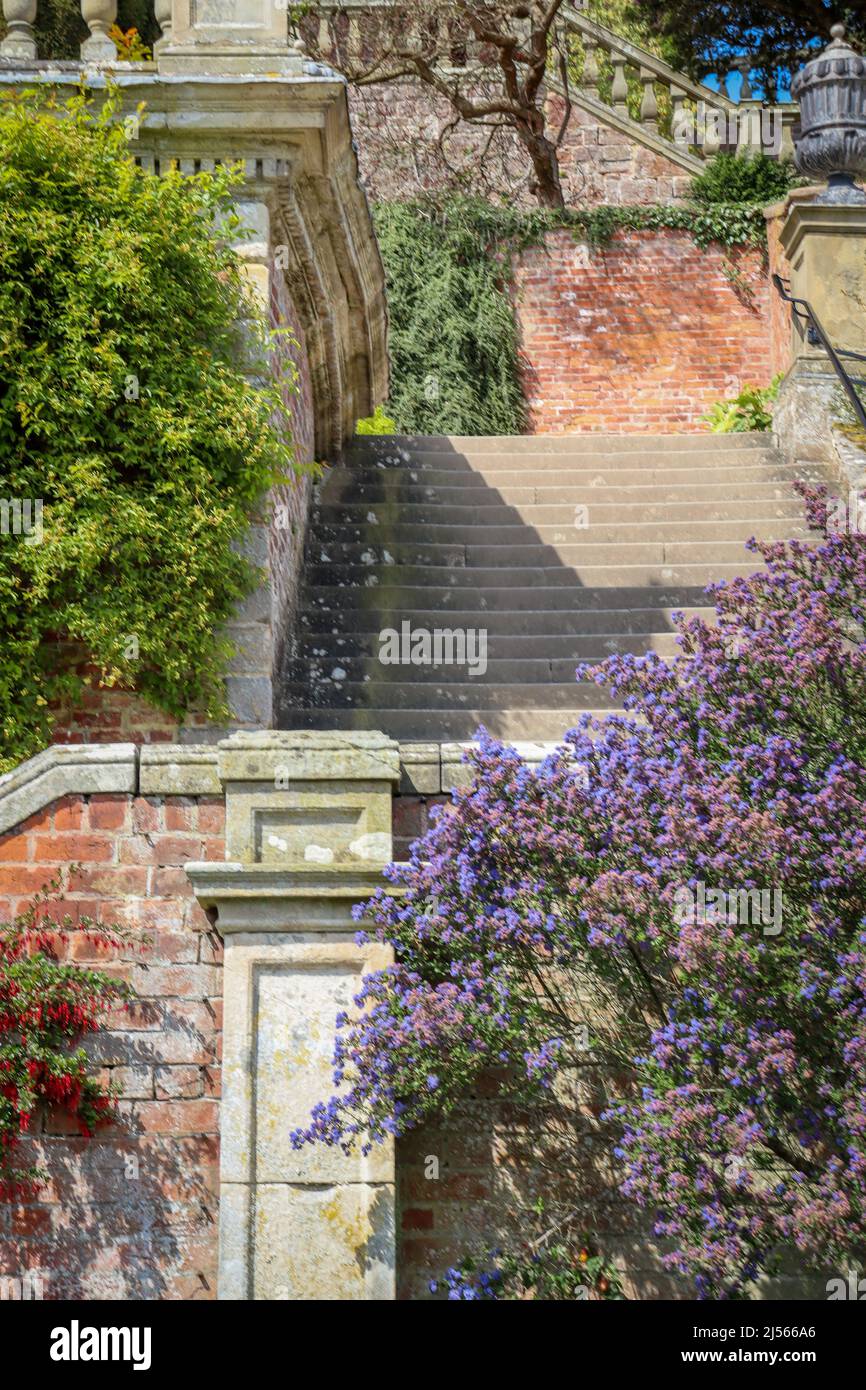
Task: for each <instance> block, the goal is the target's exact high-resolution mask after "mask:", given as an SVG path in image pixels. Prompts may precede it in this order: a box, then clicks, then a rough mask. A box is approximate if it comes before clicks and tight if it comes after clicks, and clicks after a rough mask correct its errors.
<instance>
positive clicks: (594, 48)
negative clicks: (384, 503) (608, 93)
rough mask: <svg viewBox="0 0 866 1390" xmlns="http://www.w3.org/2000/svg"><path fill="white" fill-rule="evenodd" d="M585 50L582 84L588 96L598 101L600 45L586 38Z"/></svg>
mask: <svg viewBox="0 0 866 1390" xmlns="http://www.w3.org/2000/svg"><path fill="white" fill-rule="evenodd" d="M584 50H585V56H584V59H583V77H582V78H581V86H582V87H583V90H584V91H585V92H586V94H587V96H591V97H595V99H596V101H598V45H597V44H595V43H593V42H592V40H591V39H586V40H585V41H584Z"/></svg>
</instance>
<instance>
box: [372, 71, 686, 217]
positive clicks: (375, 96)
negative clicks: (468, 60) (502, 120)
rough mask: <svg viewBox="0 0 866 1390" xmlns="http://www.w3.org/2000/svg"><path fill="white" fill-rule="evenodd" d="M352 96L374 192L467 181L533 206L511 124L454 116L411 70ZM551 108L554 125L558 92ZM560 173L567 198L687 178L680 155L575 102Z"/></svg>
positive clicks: (665, 193) (621, 192) (394, 195)
mask: <svg viewBox="0 0 866 1390" xmlns="http://www.w3.org/2000/svg"><path fill="white" fill-rule="evenodd" d="M349 102H350V107H351V112H352V126H353V130H354V132H355V138H356V140H357V142H358V152H359V160H360V169H361V178H362V181H363V183H364V186H365V188H366V189H367V192H368V194H369V196H370V197H371V198H372V199H373V200H374V201H387V200H390V199H405V198H411V197H418V196H419V195H421V194H423V193H425V192H429V191H431V190H435V191H446V190H452V191H454V190H462V191H466V190H467V189H468V190H471V191H472V192H473V193H477V194H479V195H481V196H483V197H489V198H492V199H494V200H496V201H498V200H499V199H501V198H503V197H504V198H507V199H508V201H509V202H512V203H516V204H517V205H518V206H523V207H527V208H530V207H534V206H536V203H535V199H534V198H533V196H532V194H531V193H530V191H529V182H530V169H529V165H528V160H527V156H526V154H525V152H524V150H523V148H522V146H521V145H520V143H519V141H518V140H517V138H516V137H515V136H514V135H512V133H511V132H499V133H498V134H496V135H495V136H494V137H493V138H492V139H491V136H490V132H489V131H488V130H485V129H483V128H481V127H479V126H476V125H472V124H471V123H469V122H466V121H462V122H458V123H457V124H456V125H455V123H454V119H453V115H454V113H453V109H452V107H451V105H450V103H449V102H447V101H446V100H445V99H444V98H441V97H438V96H437V95H436V94H435V93H434V92H433V91H432V90H430V89H429V88H424V87H422V86H420V84H419V83H418V82H415V81H412V80H411V79H406V80H404V81H400V82H391V83H384V84H382V85H381V86H372V87H353V88H351V89H350V93H349ZM547 113H548V118H549V119H548V124H549V127H550V129H551V130H552V131H556V130H558V129H559V126H560V125H561V123H562V118H563V103H562V98H561V97H559V96H557V95H552V96H551V97H550V98H549V100H548V103H547ZM560 176H561V179H562V186H563V192H564V194H565V199H566V202H567V204H568V205H569V206H571V207H586V206H590V207H594V206H598V205H599V204H607V205H614V206H626V205H633V204H640V203H670V202H675V201H677V200H678V199H680V198H681V197H683V195H684V194H685V192H686V190H687V187H688V184H689V181H690V179H691V173H690V171H689V170H687V169H685V168H684V167H683V165H682V164H681V163H678V162H676V161H675V160H674V159H671V158H667V157H665V155H664V154H663V153H661V152H660V151H657V150H655V149H650V148H647V146H646V145H643V144H641V143H640V142H639V141H637V140H634V139H630V138H629V137H628V135H624V134H622V133H620V132H619V131H617V130H614V129H612V128H611V127H610V126H609V125H606V124H605V123H604V122H602V121H599V120H597V119H596V118H595V117H594V116H593V115H591V114H590V113H589V112H587V111H584V110H582V109H581V108H579V107H574V108H573V110H572V113H571V116H570V119H569V122H568V126H567V129H566V134H565V137H564V139H563V141H562V144H561V146H560Z"/></svg>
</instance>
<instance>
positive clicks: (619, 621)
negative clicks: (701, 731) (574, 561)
mask: <svg viewBox="0 0 866 1390" xmlns="http://www.w3.org/2000/svg"><path fill="white" fill-rule="evenodd" d="M612 593H613V597H614V598H620V599H621V601H622V602H623V603H624V604H627V602H628V596H627V595H624V596H623V595H618V594H616V593H615V591H612V590H610V589H602V590H601V591H600V593H599V594H597V595H593V594H592V593H591V591H590V590H587V589H579V590H577V591H576V593H575V595H574V600H575V601H574V605H573V611H568V610H561V609H560V610H556V609H554V610H553V611H547V612H543V613H542V612H539V611H538V610H537V609H531V608H527V609H523V610H518V611H514V612H508V611H502V610H493V609H485V610H483V611H479V610H478V609H460V608H454V609H451V610H449V612H448V613H447V614H443V612H442V609H441V608H431V609H422V608H416V609H413V610H412V611H411V613H409V612H406V613H400V612H396V611H394V610H392V611H389V612H386V611H384V610H382V611H377V610H376V609H373V608H356V607H346V606H345V605H343V604H342V603H340V604H339V606H338V607H336V608H330V607H328V606H325V605H321V606H320V605H317V606H316V607H315V608H308V609H306V610H305V611H303V612H302V613H301V615H300V616H301V621H300V632H301V634H302V636H301V637H299V639H298V640H300V641H311V642H316V643H318V644H319V645H321V644H322V642H324V641H327V640H329V639H333V638H334V637H339V636H341V635H346V636H354V637H357V638H358V639H359V640H361V639H363V640H368V639H369V640H373V639H374V638H375V639H376V640H377V641H378V634H379V633H380V632H381V631H382V629H383V628H386V627H395V626H396V627H397V628H399V626H400V624H401V622H402V621H403V620H404V619H409V620H411V622H412V623H413V625H414V626H416V627H423V628H426V629H427V631H432V630H433V629H434V628H436V627H443V626H449V627H462V628H467V627H484V628H485V629H486V630H487V633H488V636H489V637H490V638H491V639H493V638H494V637H495V638H496V639H497V640H501V639H504V638H510V639H514V640H525V638H526V636H527V635H528V636H530V637H531V638H532V640H533V641H538V642H548V641H560V640H564V641H569V642H573V641H574V640H575V639H576V638H577V639H585V640H587V641H589V640H594V639H595V635H596V634H601V635H604V636H606V637H609V636H612V635H615V634H624V635H626V636H628V635H629V634H632V635H635V636H636V640H637V637H638V635H641V634H643V635H649V636H652V635H653V634H654V633H657V632H660V633H665V632H669V631H670V630H671V629H672V628H673V625H674V622H673V620H674V613H676V612H681V613H683V615H684V617H686V618H704V619H705V620H706V621H707V622H710V621H711V620H712V618H713V616H714V610H713V609H712V608H708V607H698V606H690V604H689V602H687V601H686V602H682V606H681V607H680V608H677V607H676V606H672V607H669V608H664V607H662V608H653V607H642V606H640V605H641V604H646V603H647V598H648V595H647V591H646V590H638V593H637V596H636V598H635V601H634V606H624V607H621V608H611V607H606V606H605V604H607V603H608V602H609V601H610V595H611V594H612ZM327 594H328V597H333V596H334V591H333V590H328V591H327ZM339 594H340V591H339V590H338V591H337V594H336V597H337V598H338V599H339ZM593 600H594V601H595V603H596V605H597V606H590V604H591V602H592V601H593ZM679 601H680V600H678V599H677V598H674V600H672V602H673V604H674V605H675V604H676V603H677V602H679ZM598 640H601V636H599V638H598Z"/></svg>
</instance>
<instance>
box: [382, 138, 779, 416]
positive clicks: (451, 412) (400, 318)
mask: <svg viewBox="0 0 866 1390" xmlns="http://www.w3.org/2000/svg"><path fill="white" fill-rule="evenodd" d="M792 182H794V175H793V171H792V169H791V167H790V166H789V165H787V164H785V163H784V162H782V163H780V162H779V161H777V160H772V159H769V158H768V157H767V156H765V155H758V156H753V157H750V158H748V159H744V158H734V157H732V156H728V157H725V156H720V157H719V158H718V159H717V160H716V161H714V164H713V165H712V166H710V171H709V172H708V173H707V174H704V175H701V176H699V177H698V178H696V179H695V180H694V182H693V191H692V197H691V198H690V199H689V200H688V201H687V202H683V203H676V204H666V205H658V206H649V207H646V206H643V207H595V208H568V209H565V210H562V211H560V210H551V209H546V208H532V209H529V210H523V209H518V208H507V207H497V206H494V205H493V204H490V203H487V202H485V201H483V200H482V199H480V198H472V197H465V196H452V197H448V198H441V199H438V200H437V199H436V198H433V197H430V198H425V199H422V200H416V201H414V202H400V203H382V204H379V206H378V207H377V208H376V209H375V221H376V230H377V233H378V236H379V243H380V246H381V249H382V256H383V260H384V263H385V273H386V276H387V281H388V304H389V312H390V340H389V341H390V349H391V395H390V399H389V403H388V414H389V415H390V416H392V417H393V418H394V420H395V422H396V426H397V429H398V430H399V431H400V432H402V433H406V434H520V433H521V431H522V430H523V429H524V428H525V424H526V407H525V403H524V397H523V391H522V388H521V383H520V372H519V335H518V330H517V324H516V320H515V315H514V307H513V303H512V299H511V294H510V281H511V263H512V259H513V257H514V256H516V255H519V253H520V252H521V251H523V250H525V249H527V248H528V247H530V246H535V245H538V244H539V243H541V242H543V240H544V237H545V236H546V235H547V233H549V232H555V231H561V230H563V229H566V230H569V231H571V232H572V233H573V235H574V237H575V238H576V239H579V240H582V241H586V242H587V243H588V244H589V245H590V246H593V247H598V246H603V245H604V244H605V243H606V242H608V241H610V239H611V237H613V236H614V235H615V234H616V233H617V232H619V231H635V230H652V229H655V228H658V229H661V228H671V229H678V230H682V231H687V232H689V233H690V234H691V236H693V237H694V239H695V241H696V242H697V244H698V246H701V247H707V246H709V245H710V244H711V243H716V244H718V245H721V246H723V247H728V248H731V247H737V246H756V247H762V248H765V247H766V230H765V222H764V216H763V212H762V208H763V206H764V205H765V204H766V203H767V202H769V201H771V199H773V198H778V197H781V196H783V194H784V192H785V191H786V190H787V189H788V188H789V187H790V186H791V184H792Z"/></svg>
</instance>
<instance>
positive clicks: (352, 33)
mask: <svg viewBox="0 0 866 1390" xmlns="http://www.w3.org/2000/svg"><path fill="white" fill-rule="evenodd" d="M346 51H347V53H348V55H349V58H350V60H351V61H352V62H353V63H355V62H357V61H358V59H359V58H360V57H361V21H360V20H359V18H358V16H357V14H356V13H355V12H354V10H353V11H352V12H351V13H350V15H349V42H348V47H347V50H346Z"/></svg>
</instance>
